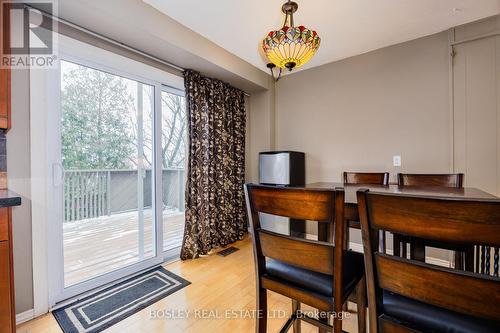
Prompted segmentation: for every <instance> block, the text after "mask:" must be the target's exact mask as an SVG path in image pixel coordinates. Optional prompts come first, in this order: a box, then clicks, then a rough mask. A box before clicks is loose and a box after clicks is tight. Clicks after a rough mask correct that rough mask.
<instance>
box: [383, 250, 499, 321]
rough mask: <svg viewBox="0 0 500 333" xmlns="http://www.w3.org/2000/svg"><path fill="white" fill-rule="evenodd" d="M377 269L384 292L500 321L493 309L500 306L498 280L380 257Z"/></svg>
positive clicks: (387, 256) (405, 260) (400, 259)
mask: <svg viewBox="0 0 500 333" xmlns="http://www.w3.org/2000/svg"><path fill="white" fill-rule="evenodd" d="M375 266H376V267H377V280H378V283H379V286H380V288H382V289H385V290H389V291H392V292H395V293H397V294H399V295H403V296H406V297H410V298H413V299H416V300H418V301H421V302H424V303H428V304H432V305H435V306H439V307H442V308H446V309H449V310H452V311H456V312H460V313H464V314H469V315H473V316H478V317H483V318H489V319H494V320H498V318H500V307H499V306H491V304H500V283H499V281H498V280H493V279H491V278H490V277H487V276H484V277H477V276H474V275H473V274H471V273H467V272H463V273H461V274H457V271H453V270H452V269H445V268H441V267H437V266H432V265H429V264H425V263H414V262H411V261H410V260H408V259H404V258H400V257H394V256H389V255H386V254H380V253H376V254H375ZM485 300H488V302H485Z"/></svg>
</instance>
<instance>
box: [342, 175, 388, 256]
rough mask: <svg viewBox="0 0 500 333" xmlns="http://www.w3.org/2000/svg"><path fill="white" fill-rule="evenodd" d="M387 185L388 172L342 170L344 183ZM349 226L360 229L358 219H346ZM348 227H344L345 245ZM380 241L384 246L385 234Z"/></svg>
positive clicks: (347, 242) (347, 241) (347, 239)
mask: <svg viewBox="0 0 500 333" xmlns="http://www.w3.org/2000/svg"><path fill="white" fill-rule="evenodd" d="M363 184H364V185H382V186H387V185H389V173H388V172H347V171H344V185H363ZM347 223H348V225H349V228H353V229H360V228H361V225H360V224H359V221H351V220H349V221H347ZM349 228H347V229H346V237H345V242H346V246H348V244H349V238H350V237H349V236H350V232H349ZM382 237H383V239H382V240H381V242H382V243H383V244H384V246H385V234H384V235H383V236H382Z"/></svg>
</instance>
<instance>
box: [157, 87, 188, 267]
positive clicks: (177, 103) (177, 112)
mask: <svg viewBox="0 0 500 333" xmlns="http://www.w3.org/2000/svg"><path fill="white" fill-rule="evenodd" d="M161 113H162V136H161V137H162V139H161V142H162V172H163V176H162V178H163V207H164V211H163V251H164V252H165V258H166V259H169V258H172V257H175V256H178V254H179V250H180V246H181V244H182V237H183V235H184V192H185V184H186V172H185V165H186V146H187V145H186V141H187V139H186V138H187V135H186V131H187V124H186V121H187V117H186V99H185V97H184V93H183V92H180V91H178V90H176V89H171V88H167V87H163V91H162V93H161Z"/></svg>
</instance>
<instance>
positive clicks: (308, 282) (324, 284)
mask: <svg viewBox="0 0 500 333" xmlns="http://www.w3.org/2000/svg"><path fill="white" fill-rule="evenodd" d="M266 270H267V273H266V275H267V276H268V277H269V278H271V279H275V280H281V281H283V282H285V283H288V284H290V285H293V286H296V287H299V288H301V289H305V290H309V291H311V292H315V293H318V294H320V295H321V296H324V297H329V298H331V297H332V295H333V291H334V290H333V276H332V275H328V274H322V273H318V272H314V271H310V270H308V269H304V268H300V267H297V266H293V265H289V264H287V263H284V262H282V261H278V260H274V259H267V260H266ZM343 271H344V272H343V273H344V274H343V279H342V282H343V286H344V295H345V296H346V297H347V296H348V295H349V294H350V293H351V292H352V291H353V289H354V288H355V287H356V285H357V284H358V282H359V280H360V279H361V278H362V277H363V275H364V261H363V255H362V254H361V253H357V252H353V251H345V253H344V267H343Z"/></svg>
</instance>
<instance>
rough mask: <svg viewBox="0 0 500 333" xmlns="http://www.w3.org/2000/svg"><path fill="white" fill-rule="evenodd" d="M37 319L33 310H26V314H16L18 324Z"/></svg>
mask: <svg viewBox="0 0 500 333" xmlns="http://www.w3.org/2000/svg"><path fill="white" fill-rule="evenodd" d="M34 317H35V312H34V311H33V309H30V310H26V311H24V312H21V313H18V314H16V324H17V325H19V324H22V323H24V322H26V321H28V320H31V319H33V318H34Z"/></svg>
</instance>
